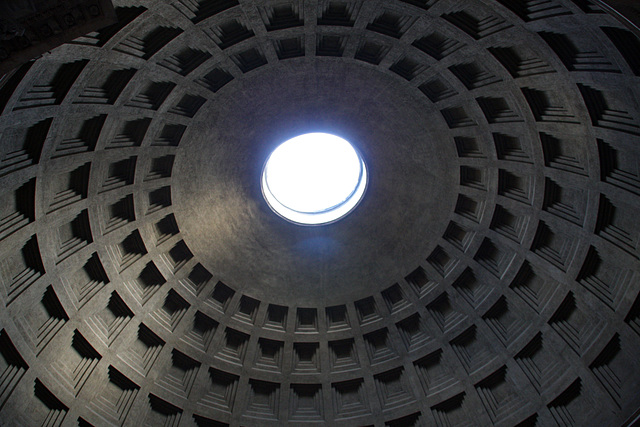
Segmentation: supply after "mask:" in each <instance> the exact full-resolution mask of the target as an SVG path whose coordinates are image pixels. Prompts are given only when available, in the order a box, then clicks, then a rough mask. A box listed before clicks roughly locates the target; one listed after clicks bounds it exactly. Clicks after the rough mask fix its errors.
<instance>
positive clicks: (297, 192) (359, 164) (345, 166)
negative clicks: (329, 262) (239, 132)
mask: <svg viewBox="0 0 640 427" xmlns="http://www.w3.org/2000/svg"><path fill="white" fill-rule="evenodd" d="M261 186H262V194H263V195H264V198H265V200H266V201H267V203H268V205H269V207H270V208H271V209H272V210H273V211H274V212H275V213H277V214H278V215H280V216H281V217H283V218H285V219H287V220H288V221H291V222H293V223H295V224H299V225H322V224H328V223H331V222H335V221H337V220H339V219H341V218H343V217H344V216H346V215H347V214H348V213H350V212H351V211H352V210H353V209H354V208H355V207H356V206H357V205H358V203H359V202H360V200H361V199H362V196H363V195H364V193H365V190H366V188H367V168H366V166H365V164H364V161H363V160H362V157H360V154H358V152H357V151H356V149H355V148H353V146H352V145H351V144H350V143H349V142H348V141H347V140H345V139H343V138H340V137H338V136H336V135H331V134H328V133H307V134H304V135H300V136H296V137H295V138H292V139H289V140H288V141H285V142H283V143H282V144H280V145H279V146H278V147H277V148H276V149H275V150H274V151H273V152H272V153H271V155H270V156H269V158H268V159H267V161H266V163H265V166H264V168H263V170H262V177H261Z"/></svg>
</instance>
